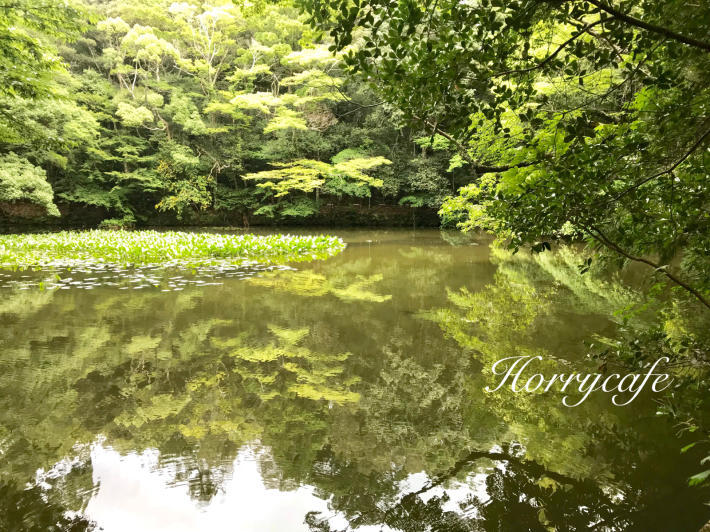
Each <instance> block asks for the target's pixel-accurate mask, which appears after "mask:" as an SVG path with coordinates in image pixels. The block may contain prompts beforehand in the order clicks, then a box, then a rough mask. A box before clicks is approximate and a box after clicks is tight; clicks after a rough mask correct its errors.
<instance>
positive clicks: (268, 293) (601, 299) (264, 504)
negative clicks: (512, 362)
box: [0, 230, 710, 532]
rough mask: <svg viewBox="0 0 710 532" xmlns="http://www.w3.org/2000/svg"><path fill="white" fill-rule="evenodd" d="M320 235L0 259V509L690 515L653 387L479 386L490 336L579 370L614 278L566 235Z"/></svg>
mask: <svg viewBox="0 0 710 532" xmlns="http://www.w3.org/2000/svg"><path fill="white" fill-rule="evenodd" d="M262 232H264V231H262ZM303 232H305V233H308V231H303ZM320 232H321V231H313V233H320ZM329 232H330V233H331V234H335V235H337V236H340V237H342V238H343V239H344V240H345V242H346V243H347V248H346V249H345V251H343V252H342V253H340V254H339V255H337V256H335V257H333V258H330V259H327V260H322V261H313V262H304V263H293V264H287V265H281V266H259V265H256V264H251V265H247V266H244V267H241V268H227V269H223V270H220V269H190V270H187V271H183V270H178V269H173V270H168V271H160V270H155V269H150V270H141V269H130V268H128V269H124V270H118V271H111V270H106V271H101V270H99V271H97V270H85V271H82V270H81V269H75V270H73V271H53V272H46V271H45V272H27V271H24V272H22V271H18V272H0V273H1V277H0V294H1V298H0V319H1V320H2V328H1V329H0V344H1V345H2V352H1V353H0V385H1V386H2V395H1V396H0V397H1V399H0V453H1V454H2V462H1V464H2V465H1V466H0V501H1V502H0V513H1V514H2V516H1V517H0V525H2V526H0V528H3V527H4V528H3V529H7V530H25V529H36V530H50V529H51V525H53V524H56V523H60V524H59V528H55V529H58V530H63V529H66V530H86V529H92V528H93V527H96V529H103V530H106V531H117V532H124V531H126V530H130V531H132V532H141V531H150V532H158V531H170V532H177V531H197V530H212V531H218V530H240V531H247V532H248V531H297V530H313V531H316V530H317V531H322V532H325V531H343V530H358V531H378V530H403V531H415V530H441V531H449V530H451V531H457V530H461V531H463V530H503V531H511V530H551V529H553V528H551V527H554V526H556V527H557V530H588V529H592V528H593V529H596V530H698V529H699V528H700V527H701V526H702V525H703V524H704V523H705V522H706V521H707V520H708V519H710V511H709V510H708V507H707V506H705V505H704V503H705V502H706V501H708V500H710V494H709V493H708V492H707V491H706V490H702V489H698V488H689V487H688V485H687V479H688V477H689V476H690V475H692V474H693V473H695V472H697V468H698V457H697V456H694V455H693V453H692V452H690V453H685V454H681V453H680V448H681V446H682V445H683V443H684V440H682V439H679V438H678V437H676V434H675V433H676V428H675V427H674V426H673V425H672V423H671V422H669V421H668V420H667V419H666V418H665V417H659V416H657V415H656V410H657V404H656V402H655V401H654V397H650V396H643V397H640V398H639V399H638V400H636V401H634V402H632V403H631V404H630V405H628V406H624V407H616V406H613V405H611V403H610V401H609V397H608V396H606V395H603V396H593V397H590V399H589V400H587V401H585V402H584V403H583V404H581V405H580V406H578V407H575V408H567V407H565V406H564V405H562V403H561V401H560V395H561V394H560V393H557V392H555V391H551V392H549V393H533V394H514V393H512V392H511V390H510V389H509V388H508V389H505V388H502V389H500V390H498V391H496V392H494V393H486V392H484V388H485V387H486V386H489V385H491V384H492V383H493V382H494V381H493V376H492V374H491V371H490V369H491V365H492V364H493V363H494V362H495V361H497V360H499V359H501V358H504V357H509V356H515V355H530V356H534V355H540V356H542V357H543V359H544V361H545V364H547V365H548V366H547V367H549V368H550V370H551V371H552V370H555V371H558V372H559V371H567V372H569V371H571V370H572V369H574V370H579V371H583V370H584V371H594V370H595V369H596V366H598V364H599V363H598V362H596V363H595V362H594V361H593V360H590V359H589V358H587V357H585V355H586V354H587V353H588V352H589V347H588V346H587V345H586V344H585V341H587V342H589V341H600V339H601V338H613V337H614V335H615V334H616V332H617V328H618V324H617V323H616V320H615V318H614V311H615V310H616V309H618V308H620V307H623V306H624V305H626V304H628V303H629V302H632V301H634V298H636V297H638V296H637V295H636V292H634V291H633V290H632V289H631V288H629V287H627V286H625V285H623V284H622V283H620V282H619V281H618V280H616V279H598V278H594V277H592V276H582V277H580V276H579V275H578V272H577V264H578V263H579V262H580V261H579V257H576V256H575V255H574V253H573V252H571V251H569V250H567V251H560V252H557V253H555V254H550V253H548V254H544V255H540V256H532V255H530V254H528V253H523V252H521V253H518V254H516V255H509V254H507V253H505V252H503V251H501V250H499V249H497V248H495V247H493V246H491V245H490V242H489V240H488V239H487V238H485V237H480V236H478V237H477V236H471V237H464V236H462V235H460V234H457V233H442V232H439V231H433V230H431V231H430V230H424V231H419V230H416V231H414V230H409V231H407V230H386V231H385V230H377V231H372V230H347V231H337V230H336V231H329ZM48 276H49V277H50V279H52V280H53V281H52V283H53V284H52V289H48V288H47V287H46V286H47V285H46V284H44V283H46V282H47V281H46V279H47V277H48ZM32 527H34V528H32Z"/></svg>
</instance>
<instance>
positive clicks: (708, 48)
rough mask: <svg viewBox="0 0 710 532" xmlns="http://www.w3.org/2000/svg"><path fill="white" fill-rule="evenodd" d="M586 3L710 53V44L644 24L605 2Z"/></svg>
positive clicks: (597, 0) (593, 1)
mask: <svg viewBox="0 0 710 532" xmlns="http://www.w3.org/2000/svg"><path fill="white" fill-rule="evenodd" d="M585 1H586V2H589V3H590V4H592V5H593V6H596V7H598V8H599V9H601V10H602V11H605V12H607V13H609V14H610V15H611V16H612V17H614V18H615V19H618V20H622V21H624V22H626V23H627V24H630V25H631V26H636V27H637V28H642V29H644V30H647V31H650V32H651V33H656V34H658V35H662V36H663V37H666V38H668V39H672V40H674V41H678V42H682V43H683V44H687V45H689V46H694V47H696V48H700V49H701V50H705V51H706V52H710V43H709V42H705V41H699V40H698V39H694V38H692V37H686V36H685V35H681V34H680V33H676V32H675V31H673V30H669V29H668V28H664V27H662V26H656V25H655V24H650V23H648V22H644V21H643V20H639V19H637V18H634V17H631V16H629V15H627V14H626V13H622V12H621V11H619V10H618V9H615V8H613V7H611V6H609V5H606V4H605V3H604V2H602V1H600V0H585Z"/></svg>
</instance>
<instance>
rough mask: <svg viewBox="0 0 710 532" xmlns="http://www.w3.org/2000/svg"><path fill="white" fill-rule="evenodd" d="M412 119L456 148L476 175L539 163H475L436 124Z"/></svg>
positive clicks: (464, 150) (463, 149)
mask: <svg viewBox="0 0 710 532" xmlns="http://www.w3.org/2000/svg"><path fill="white" fill-rule="evenodd" d="M412 118H414V119H415V120H419V121H420V122H422V123H424V125H426V126H428V127H430V128H432V130H433V131H434V132H435V133H438V134H439V135H441V136H442V137H444V138H445V139H446V140H448V141H449V142H451V143H452V144H453V145H454V146H456V148H457V149H458V151H459V153H460V154H461V157H463V158H464V159H466V162H467V163H469V164H470V165H471V167H472V168H473V170H474V171H475V172H476V173H477V174H489V173H496V172H505V171H506V170H510V169H511V168H524V167H526V166H532V165H534V164H537V163H539V162H540V161H529V162H522V163H516V164H506V165H500V166H495V165H489V164H484V163H481V162H478V161H476V160H475V159H474V158H473V157H471V155H470V154H469V153H468V150H467V149H466V147H465V146H464V145H463V144H461V143H460V142H459V141H458V140H456V139H455V138H454V137H452V136H451V135H450V134H449V133H447V132H446V131H444V130H442V129H439V127H438V125H437V124H432V123H431V122H429V121H428V120H425V119H424V118H420V117H418V116H415V115H413V116H412Z"/></svg>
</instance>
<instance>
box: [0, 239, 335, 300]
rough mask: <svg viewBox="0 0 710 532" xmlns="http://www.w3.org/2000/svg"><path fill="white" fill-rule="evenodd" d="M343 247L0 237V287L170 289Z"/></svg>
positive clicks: (310, 242)
mask: <svg viewBox="0 0 710 532" xmlns="http://www.w3.org/2000/svg"><path fill="white" fill-rule="evenodd" d="M344 248H345V244H344V243H343V241H342V240H341V239H340V238H337V237H332V236H294V235H267V236H258V235H251V234H243V235H232V234H216V233H190V232H178V231H102V230H93V231H62V232H58V233H41V234H17V235H0V268H1V269H4V270H10V271H13V274H0V287H14V288H31V287H35V286H39V287H40V288H41V289H58V288H61V289H68V288H70V287H72V288H88V289H91V288H96V287H98V286H119V287H120V288H122V289H128V288H133V289H140V288H160V289H162V290H175V289H180V288H182V287H184V286H186V285H188V284H209V283H210V282H212V281H214V280H216V279H219V278H222V277H251V276H254V275H257V274H258V273H259V272H262V271H269V270H274V269H288V268H289V267H288V266H286V265H285V263H288V262H299V261H309V260H319V259H326V258H329V257H331V256H334V255H336V254H338V253H340V252H341V251H342V250H343V249H344ZM18 270H19V271H21V272H22V273H23V275H19V276H18V275H17V272H18ZM48 274H49V276H48Z"/></svg>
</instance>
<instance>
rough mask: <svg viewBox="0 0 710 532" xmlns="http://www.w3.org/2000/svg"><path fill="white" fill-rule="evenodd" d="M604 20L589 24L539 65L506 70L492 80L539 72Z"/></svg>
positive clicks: (495, 75)
mask: <svg viewBox="0 0 710 532" xmlns="http://www.w3.org/2000/svg"><path fill="white" fill-rule="evenodd" d="M602 22H603V20H601V19H599V20H597V21H596V22H593V23H591V24H587V25H586V26H585V27H583V28H582V29H581V30H580V31H579V33H576V34H575V35H572V37H570V38H569V39H567V40H566V41H565V42H563V43H562V44H561V45H559V46H558V47H557V49H556V50H555V51H554V52H552V53H551V54H550V55H548V56H547V57H546V58H545V59H543V60H542V61H540V62H539V63H538V64H537V65H534V66H531V67H528V68H516V69H513V70H504V71H503V72H498V73H497V74H493V75H492V76H491V77H492V78H497V77H500V76H507V75H509V74H524V73H525V72H532V71H533V70H537V69H538V68H542V67H544V66H545V65H546V64H547V63H549V62H550V61H552V60H553V59H554V58H555V57H557V54H559V53H560V52H561V51H562V50H564V49H565V48H566V47H567V45H568V44H569V43H571V42H572V41H574V40H575V39H577V37H580V36H581V35H584V34H585V33H587V32H588V31H589V30H590V29H591V28H593V27H594V26H597V25H599V24H601V23H602Z"/></svg>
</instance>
